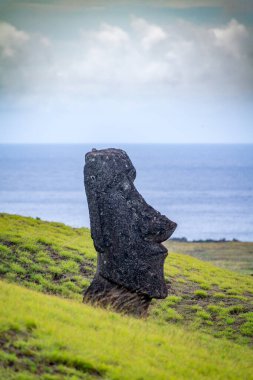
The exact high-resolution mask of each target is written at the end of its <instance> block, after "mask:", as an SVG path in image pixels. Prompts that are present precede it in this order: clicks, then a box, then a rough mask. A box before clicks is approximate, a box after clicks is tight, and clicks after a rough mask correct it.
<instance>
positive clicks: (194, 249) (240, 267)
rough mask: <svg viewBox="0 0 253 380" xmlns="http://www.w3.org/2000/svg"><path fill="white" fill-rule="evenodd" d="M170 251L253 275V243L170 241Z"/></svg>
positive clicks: (168, 244)
mask: <svg viewBox="0 0 253 380" xmlns="http://www.w3.org/2000/svg"><path fill="white" fill-rule="evenodd" d="M165 245H166V246H167V247H168V249H169V251H172V252H177V253H184V254H186V255H191V256H193V257H196V258H198V259H201V260H204V261H211V262H212V263H213V264H215V265H217V266H219V267H221V268H225V269H230V270H233V271H237V272H239V273H242V274H250V275H253V243H245V242H239V241H234V242H210V243H203V242H186V243H184V242H179V241H173V240H172V241H169V242H166V243H165Z"/></svg>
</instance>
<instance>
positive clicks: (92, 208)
mask: <svg viewBox="0 0 253 380" xmlns="http://www.w3.org/2000/svg"><path fill="white" fill-rule="evenodd" d="M87 177H88V175H87V173H86V171H84V185H85V192H86V196H87V201H88V207H89V214H90V229H91V237H92V239H93V243H94V247H95V249H96V251H98V252H100V253H102V252H104V239H103V233H102V228H101V221H100V212H99V211H100V210H99V202H98V196H97V191H96V184H95V177H94V178H92V181H90V178H87Z"/></svg>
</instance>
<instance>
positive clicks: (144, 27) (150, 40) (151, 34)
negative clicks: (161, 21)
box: [132, 18, 167, 50]
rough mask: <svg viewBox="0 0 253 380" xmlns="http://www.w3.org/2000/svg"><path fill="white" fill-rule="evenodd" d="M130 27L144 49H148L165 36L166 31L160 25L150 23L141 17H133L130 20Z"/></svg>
mask: <svg viewBox="0 0 253 380" xmlns="http://www.w3.org/2000/svg"><path fill="white" fill-rule="evenodd" d="M132 27H133V29H134V31H135V32H136V33H137V36H138V37H139V38H140V43H141V45H142V47H143V48H144V49H145V50H149V49H150V48H152V47H153V46H154V45H156V44H158V43H159V42H160V41H163V40H165V39H166V37H167V34H166V32H165V31H164V30H163V29H162V28H161V27H160V26H158V25H155V24H150V23H148V22H147V21H146V20H144V19H142V18H135V19H134V20H133V21H132Z"/></svg>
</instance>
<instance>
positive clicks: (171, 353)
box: [0, 282, 253, 380]
mask: <svg viewBox="0 0 253 380" xmlns="http://www.w3.org/2000/svg"><path fill="white" fill-rule="evenodd" d="M0 286H1V293H0V307H1V311H2V312H1V315H0V342H1V350H0V361H1V367H0V378H1V379H8V380H11V379H19V380H21V379H23V380H32V379H33V380H35V379H42V380H62V379H72V380H74V379H75V380H77V379H90V380H91V379H114V380H116V379H120V380H124V379H126V380H129V379H131V380H135V379H136V380H141V379H143V380H144V379H145V380H148V379H156V380H159V379H161V380H165V379H166V380H167V379H171V380H173V379H176V380H181V379H182V380H183V379H194V380H198V379H209V380H212V379H214V380H219V379H220V380H221V379H224V380H225V379H226V380H228V379H230V380H232V379H235V380H238V379H241V380H243V379H245V380H246V379H247V380H250V379H253V371H252V351H251V350H250V349H249V348H247V347H246V346H245V347H242V346H239V345H237V344H235V343H232V342H229V341H227V340H224V339H215V338H212V337H210V336H209V337H208V336H207V335H205V334H201V333H198V332H190V331H186V330H185V329H184V328H183V327H180V326H174V325H173V324H168V325H167V326H165V325H163V326H161V325H157V324H155V323H154V322H152V321H143V320H137V319H134V318H130V317H124V316H122V315H119V314H115V313H112V312H110V311H106V310H102V309H98V308H97V309H96V308H92V307H90V306H88V305H83V304H80V303H78V302H76V301H71V300H64V299H61V298H59V297H55V296H48V295H44V294H41V293H38V292H35V291H31V290H28V289H25V288H22V287H20V286H17V285H13V284H7V283H5V282H0Z"/></svg>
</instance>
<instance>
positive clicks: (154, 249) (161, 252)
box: [146, 242, 168, 257]
mask: <svg viewBox="0 0 253 380" xmlns="http://www.w3.org/2000/svg"><path fill="white" fill-rule="evenodd" d="M167 255H168V250H167V248H166V247H165V246H164V245H162V244H159V243H155V242H154V243H153V244H152V245H151V246H150V249H149V251H148V253H147V254H146V256H150V257H157V256H163V257H166V256H167Z"/></svg>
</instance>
